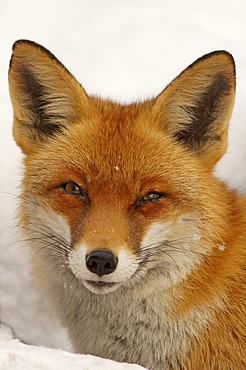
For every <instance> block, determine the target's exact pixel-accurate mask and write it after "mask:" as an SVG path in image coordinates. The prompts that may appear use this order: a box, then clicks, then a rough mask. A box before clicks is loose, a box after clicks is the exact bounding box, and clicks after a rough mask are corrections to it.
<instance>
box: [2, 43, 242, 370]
mask: <svg viewBox="0 0 246 370" xmlns="http://www.w3.org/2000/svg"><path fill="white" fill-rule="evenodd" d="M9 86H10V95H11V100H12V104H13V110H14V129H13V132H14V138H15V140H16V143H17V144H18V145H19V146H20V147H21V149H22V151H23V153H24V154H25V160H24V166H25V173H24V179H23V185H22V194H21V204H20V209H19V221H20V226H21V228H22V230H23V233H24V235H25V239H27V243H28V244H29V246H30V254H31V263H32V268H33V275H34V277H35V279H37V281H38V282H39V284H40V285H41V287H42V289H43V291H44V293H45V294H46V296H47V297H48V299H49V300H50V301H51V303H52V305H53V306H54V309H55V310H56V312H57V315H58V317H59V318H60V321H61V323H62V324H63V325H64V326H66V327H67V328H68V331H69V335H70V338H71V341H72V343H73V346H74V350H75V351H76V352H81V353H86V354H92V355H97V356H101V357H106V358H110V359H114V360H117V361H124V362H132V363H137V364H140V365H142V366H145V367H146V368H148V369H151V370H171V369H172V370H176V369H188V370H189V369H190V370H191V369H192V370H200V369H205V370H206V369H209V370H218V369H221V370H240V369H241V370H243V369H246V351H245V349H246V315H245V314H246V297H245V296H246V294H245V280H246V199H245V198H244V197H242V196H239V195H238V194H237V193H236V192H235V191H233V190H229V189H228V188H227V186H226V185H225V184H223V183H222V182H221V181H220V180H218V179H216V178H215V177H214V175H213V168H214V165H215V164H216V162H217V161H218V160H219V159H220V158H221V156H222V155H223V154H224V152H225V150H226V146H227V127H228V122H229V120H230V117H231V113H232V109H233V104H234V96H235V66H234V61H233V58H232V56H231V55H230V54H229V53H228V52H226V51H215V52H212V53H210V54H207V55H204V56H203V57H202V58H200V59H198V60H197V61H196V62H194V63H193V64H191V65H190V66H189V67H188V68H187V69H186V70H185V71H183V72H182V73H181V74H180V75H179V76H178V77H177V78H175V79H174V80H173V81H172V82H171V83H170V84H169V85H168V86H167V87H166V88H165V89H164V90H163V91H162V92H161V93H160V94H159V95H158V96H157V97H155V98H153V99H150V100H147V101H144V102H135V103H132V104H129V105H122V104H118V103H116V102H112V101H108V100H103V99H101V98H98V97H94V96H89V95H88V94H87V93H86V91H85V90H84V89H83V87H82V86H81V85H80V84H79V83H78V82H77V81H76V80H75V78H74V77H73V76H72V75H71V74H70V73H69V71H68V70H67V69H66V68H65V67H64V66H63V65H62V64H61V63H60V62H59V61H58V60H57V59H56V57H55V56H54V55H52V54H51V53H50V52H49V51H48V50H46V49H45V48H44V47H42V46H40V45H38V44H36V43H34V42H31V41H26V40H20V41H17V42H16V43H15V44H14V46H13V55H12V58H11V62H10V69H9Z"/></svg>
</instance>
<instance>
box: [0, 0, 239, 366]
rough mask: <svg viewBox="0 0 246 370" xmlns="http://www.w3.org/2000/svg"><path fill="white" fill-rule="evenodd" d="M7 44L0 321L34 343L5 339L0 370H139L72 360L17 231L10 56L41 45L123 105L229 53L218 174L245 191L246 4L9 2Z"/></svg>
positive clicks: (0, 73) (1, 132)
mask: <svg viewBox="0 0 246 370" xmlns="http://www.w3.org/2000/svg"><path fill="white" fill-rule="evenodd" d="M0 35H1V37H0V40H1V42H0V45H1V51H0V112H1V125H0V168H1V182H0V207H1V208H0V297H1V302H0V303H1V311H0V315H1V316H0V320H1V322H3V323H7V324H8V325H10V327H11V328H12V329H13V332H14V337H15V338H18V339H19V340H21V341H23V342H25V343H28V344H30V346H28V345H26V344H23V343H21V342H19V341H17V339H15V340H14V339H10V338H9V340H7V339H6V335H5V334H4V335H2V336H3V337H4V338H5V339H3V338H2V340H1V342H0V369H12V368H13V369H17V368H18V369H19V368H25V369H44V368H45V369H53V368H56V369H67V368H69V369H71V368H73V369H77V368H80V369H90V370H93V369H99V368H100V369H103V368H104V367H105V369H106V368H107V369H110V368H112V369H124V368H129V369H130V368H132V369H134V368H137V367H134V366H133V367H130V365H129V366H128V367H125V365H120V364H119V365H118V364H117V365H116V364H113V365H112V364H110V363H107V364H106V362H105V361H106V360H100V359H95V358H92V357H90V356H89V357H88V356H85V357H84V356H79V355H75V354H69V353H68V352H65V350H68V351H69V350H71V345H70V343H69V340H68V338H67V335H66V332H65V330H64V329H62V328H60V327H59V324H58V322H57V320H56V317H55V314H54V313H53V312H52V310H51V308H50V307H49V306H48V304H47V302H46V301H45V300H44V298H43V296H42V295H41V294H40V292H39V290H38V288H37V287H36V286H35V284H34V283H33V281H32V279H31V277H30V270H29V269H30V268H29V265H28V253H27V251H26V249H25V243H24V241H22V237H21V236H20V235H19V234H18V232H17V230H16V229H15V227H14V225H15V213H16V205H17V201H18V197H17V195H18V192H19V189H18V187H19V183H20V179H21V173H22V169H21V161H22V155H21V153H20V150H19V149H18V148H17V147H16V145H15V143H14V141H13V138H12V133H11V126H12V108H11V104H10V99H9V94H8V85H7V74H8V64H9V59H10V55H11V47H12V44H13V42H14V41H15V40H17V39H20V38H27V39H30V40H33V41H36V42H38V43H40V44H42V45H44V46H45V47H47V48H48V49H50V50H51V51H52V52H53V53H54V54H55V55H56V56H57V57H58V59H60V60H61V61H62V62H63V63H64V64H65V65H66V67H67V68H68V69H69V70H70V71H71V72H72V73H73V74H74V75H75V76H76V78H77V79H78V80H79V81H80V82H82V84H83V86H84V87H85V88H86V90H87V92H88V93H94V94H97V95H101V96H103V97H110V98H113V99H116V100H119V101H121V102H129V101H130V100H132V99H133V100H138V99H141V100H142V99H144V98H146V97H150V96H154V95H155V94H158V93H159V92H160V91H161V90H162V89H163V88H164V87H165V85H166V84H167V83H169V82H170V81H171V80H172V79H173V78H174V77H175V76H176V75H177V74H178V73H180V72H181V71H182V69H184V68H185V67H186V66H188V65H189V64H190V63H191V62H193V61H194V60H196V59H197V58H198V57H200V56H202V55H203V54H205V53H208V52H210V51H213V50H219V49H225V50H227V51H229V52H230V53H232V54H233V56H234V58H235V61H236V67H237V97H236V103H235V109H234V113H233V116H232V119H231V127H230V134H229V147H228V151H227V154H226V155H225V157H224V158H223V159H222V160H221V162H220V163H219V165H218V167H217V171H216V172H217V173H218V175H219V176H220V177H221V178H223V179H224V180H225V181H226V182H227V183H228V184H230V185H231V186H233V187H236V188H237V189H239V190H240V191H241V192H246V165H245V163H246V145H245V140H246V139H245V138H246V124H245V119H246V105H245V97H246V48H245V45H246V3H245V1H244V0H235V1H233V2H231V1H229V0H217V1H215V0H207V1H203V0H201V1H195V0H165V1H164V0H124V1H123V0H70V1H67V0H53V1H49V0H42V1H31V0H22V1H19V0H1V2H0ZM116 167H117V166H116ZM115 170H116V168H115ZM31 345H32V346H31ZM37 346H45V347H51V348H61V349H63V351H61V350H59V351H58V350H55V349H48V348H46V349H45V348H43V347H41V348H39V347H37ZM10 364H11V365H10ZM24 364H25V365H24ZM11 366H13V367H11ZM18 366H19V367H18ZM52 366H53V367H52ZM117 366H118V367H117Z"/></svg>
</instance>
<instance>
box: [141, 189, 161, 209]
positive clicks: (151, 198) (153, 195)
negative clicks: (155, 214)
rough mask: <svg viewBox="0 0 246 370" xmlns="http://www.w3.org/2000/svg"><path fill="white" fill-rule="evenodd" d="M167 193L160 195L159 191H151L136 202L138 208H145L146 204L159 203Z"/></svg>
mask: <svg viewBox="0 0 246 370" xmlns="http://www.w3.org/2000/svg"><path fill="white" fill-rule="evenodd" d="M165 196H166V194H165V193H160V192H158V191H150V192H148V193H146V194H145V195H143V196H142V197H140V198H138V199H137V201H136V205H137V206H143V205H144V203H147V202H149V203H157V202H158V200H159V199H160V198H163V197H165Z"/></svg>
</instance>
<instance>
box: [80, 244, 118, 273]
mask: <svg viewBox="0 0 246 370" xmlns="http://www.w3.org/2000/svg"><path fill="white" fill-rule="evenodd" d="M117 263H118V259H117V258H116V257H115V256H114V255H113V253H112V252H110V251H104V250H96V251H93V252H91V253H90V254H89V255H88V256H87V257H86V266H87V268H88V270H89V271H90V272H92V273H93V274H97V275H98V276H102V275H108V274H111V273H112V272H114V271H115V269H116V267H117Z"/></svg>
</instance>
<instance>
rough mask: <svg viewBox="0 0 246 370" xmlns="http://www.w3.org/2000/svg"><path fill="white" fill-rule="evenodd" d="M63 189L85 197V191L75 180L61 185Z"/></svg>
mask: <svg viewBox="0 0 246 370" xmlns="http://www.w3.org/2000/svg"><path fill="white" fill-rule="evenodd" d="M62 188H63V190H64V191H65V192H66V193H67V194H70V195H75V196H79V197H82V198H85V196H86V193H85V191H84V190H83V189H82V188H81V187H80V186H79V185H78V184H76V182H73V181H69V182H66V183H65V184H63V185H62Z"/></svg>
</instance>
